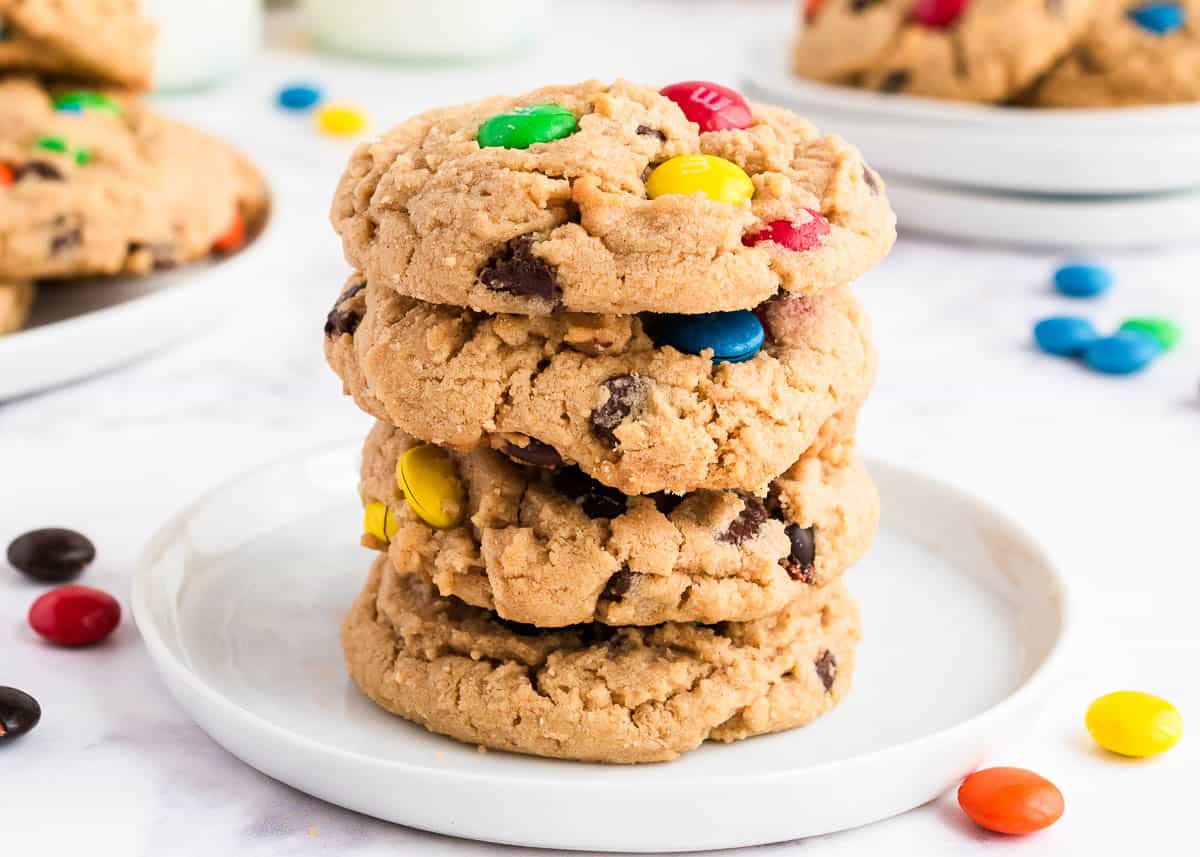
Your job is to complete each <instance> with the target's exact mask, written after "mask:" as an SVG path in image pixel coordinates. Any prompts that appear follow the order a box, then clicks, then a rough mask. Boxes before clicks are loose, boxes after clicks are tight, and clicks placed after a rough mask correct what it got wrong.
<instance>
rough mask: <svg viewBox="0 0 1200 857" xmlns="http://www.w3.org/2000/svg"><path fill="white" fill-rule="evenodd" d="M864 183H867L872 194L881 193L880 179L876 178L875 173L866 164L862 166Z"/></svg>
mask: <svg viewBox="0 0 1200 857" xmlns="http://www.w3.org/2000/svg"><path fill="white" fill-rule="evenodd" d="M862 176H863V181H865V182H866V183H867V187H869V188H870V189H871V193H879V179H878V178H876V176H875V171H874V170H873V169H871V168H870V167H868V166H867V165H866V164H863V165H862Z"/></svg>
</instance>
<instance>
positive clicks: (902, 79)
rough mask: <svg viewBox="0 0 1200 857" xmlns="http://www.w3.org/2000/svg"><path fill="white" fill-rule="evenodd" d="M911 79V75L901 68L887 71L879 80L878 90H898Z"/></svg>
mask: <svg viewBox="0 0 1200 857" xmlns="http://www.w3.org/2000/svg"><path fill="white" fill-rule="evenodd" d="M911 81H912V75H910V74H909V73H908V72H907V71H905V70H904V69H902V68H901V69H896V70H895V71H889V72H888V73H887V75H886V76H885V77H884V78H883V80H882V81H880V83H879V91H880V92H899V91H900V90H902V89H904V87H906V86H908V84H909V83H910V82H911Z"/></svg>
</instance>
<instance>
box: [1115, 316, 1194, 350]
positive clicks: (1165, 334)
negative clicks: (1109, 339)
mask: <svg viewBox="0 0 1200 857" xmlns="http://www.w3.org/2000/svg"><path fill="white" fill-rule="evenodd" d="M1121 330H1136V331H1140V332H1141V333H1145V334H1147V335H1148V336H1152V337H1154V340H1155V342H1157V343H1158V347H1159V348H1161V349H1162V350H1163V351H1170V350H1171V349H1172V348H1174V347H1175V346H1176V345H1177V344H1178V343H1179V340H1180V338H1181V337H1182V336H1183V328H1181V327H1180V326H1179V325H1177V324H1176V323H1175V322H1173V321H1170V320H1169V319H1165V318H1127V319H1125V321H1123V322H1121Z"/></svg>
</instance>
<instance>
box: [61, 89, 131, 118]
mask: <svg viewBox="0 0 1200 857" xmlns="http://www.w3.org/2000/svg"><path fill="white" fill-rule="evenodd" d="M54 109H55V110H59V111H62V112H64V113H82V112H83V111H85V110H103V111H104V112H106V113H111V114H112V115H113V116H120V115H121V105H120V104H118V103H117V102H116V100H115V99H113V98H110V97H109V96H107V95H105V94H104V93H103V92H93V91H91V90H88V89H77V90H73V91H71V92H64V93H63V94H62V95H59V96H56V97H55V99H54Z"/></svg>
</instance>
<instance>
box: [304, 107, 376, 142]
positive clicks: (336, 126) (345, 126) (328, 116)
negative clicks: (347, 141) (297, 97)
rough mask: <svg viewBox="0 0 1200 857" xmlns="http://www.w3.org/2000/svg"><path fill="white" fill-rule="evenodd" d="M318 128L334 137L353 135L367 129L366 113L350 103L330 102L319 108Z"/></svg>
mask: <svg viewBox="0 0 1200 857" xmlns="http://www.w3.org/2000/svg"><path fill="white" fill-rule="evenodd" d="M316 122H317V128H318V129H319V130H320V131H321V132H322V133H324V134H329V135H331V136H333V137H353V136H355V135H356V134H361V133H362V132H363V131H365V130H367V117H366V114H365V113H363V112H362V111H361V110H359V109H358V108H357V107H354V106H352V105H350V104H328V105H326V106H324V107H321V108H320V109H318V110H317V119H316Z"/></svg>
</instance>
